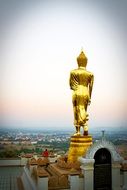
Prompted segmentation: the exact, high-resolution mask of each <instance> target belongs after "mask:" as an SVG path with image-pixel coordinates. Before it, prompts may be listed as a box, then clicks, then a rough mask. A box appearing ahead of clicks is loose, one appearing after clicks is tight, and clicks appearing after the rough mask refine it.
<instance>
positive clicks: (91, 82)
mask: <svg viewBox="0 0 127 190" xmlns="http://www.w3.org/2000/svg"><path fill="white" fill-rule="evenodd" d="M93 83H94V75H93V74H91V80H90V83H89V96H90V100H91V94H92V89H93Z"/></svg>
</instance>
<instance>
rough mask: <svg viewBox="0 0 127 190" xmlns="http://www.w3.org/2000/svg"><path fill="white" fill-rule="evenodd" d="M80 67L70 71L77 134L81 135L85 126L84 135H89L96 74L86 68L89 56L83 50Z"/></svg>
mask: <svg viewBox="0 0 127 190" xmlns="http://www.w3.org/2000/svg"><path fill="white" fill-rule="evenodd" d="M77 63H78V68H77V69H74V70H72V71H71V72H70V88H71V89H72V90H73V94H72V102H73V111H74V125H75V128H76V133H75V135H76V136H77V135H78V136H80V128H81V127H83V129H84V135H88V120H89V118H88V113H87V107H88V105H89V104H90V102H91V94H92V88H93V82H94V75H93V74H92V73H91V72H89V71H87V70H86V65H87V57H86V56H85V54H84V52H83V51H81V53H80V55H79V56H78V57H77Z"/></svg>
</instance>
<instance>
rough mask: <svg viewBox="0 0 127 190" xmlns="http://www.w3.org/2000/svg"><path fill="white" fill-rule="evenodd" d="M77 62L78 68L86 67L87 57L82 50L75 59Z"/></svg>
mask: <svg viewBox="0 0 127 190" xmlns="http://www.w3.org/2000/svg"><path fill="white" fill-rule="evenodd" d="M77 62H78V65H79V66H83V67H86V65H87V57H86V55H85V54H84V52H83V50H81V53H80V54H79V56H78V57H77Z"/></svg>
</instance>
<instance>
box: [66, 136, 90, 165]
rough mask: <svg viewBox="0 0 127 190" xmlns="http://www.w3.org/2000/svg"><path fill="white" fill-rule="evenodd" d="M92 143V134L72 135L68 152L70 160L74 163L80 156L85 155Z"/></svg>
mask: <svg viewBox="0 0 127 190" xmlns="http://www.w3.org/2000/svg"><path fill="white" fill-rule="evenodd" d="M90 145H92V136H90V135H87V136H72V137H71V142H70V148H69V153H68V161H69V162H72V163H74V162H76V161H77V160H78V157H80V156H85V153H86V151H87V150H88V148H89V146H90Z"/></svg>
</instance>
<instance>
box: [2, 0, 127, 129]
mask: <svg viewBox="0 0 127 190" xmlns="http://www.w3.org/2000/svg"><path fill="white" fill-rule="evenodd" d="M0 7H1V20H0V24H1V28H2V30H1V35H0V40H1V42H2V43H1V45H0V48H1V53H0V62H1V63H0V91H1V93H0V96H1V98H0V105H1V106H0V115H1V118H0V127H12V126H13V127H17V128H20V127H22V128H26V127H28V128H37V127H38V128H41V127H42V128H48V127H49V128H52V127H56V128H59V129H62V128H65V129H68V128H69V126H70V129H72V128H73V107H72V102H71V101H72V98H71V93H72V92H71V90H70V87H69V74H70V70H72V69H75V68H77V63H76V58H77V56H78V55H79V53H80V51H81V48H82V47H83V50H84V52H85V53H86V56H87V57H88V65H87V69H88V70H89V71H91V72H93V73H94V75H95V82H94V86H93V92H92V99H91V105H90V106H89V109H88V113H89V115H90V120H89V125H90V128H94V127H97V126H100V127H110V126H111V127H113V126H114V127H126V124H127V117H126V114H127V101H126V93H127V89H126V58H125V56H126V53H125V50H126V44H127V43H126V33H127V21H126V16H127V13H126V8H127V2H126V1H124V0H122V1H121V2H119V1H118V0H117V1H113V0H112V1H109V0H108V1H105V0H104V1H101V2H100V1H98V0H95V1H92V0H91V1H83V0H79V1H69V2H68V1H64V2H63V1H58V0H55V1H50V0H48V1H36V2H31V3H29V2H28V1H25V2H22V3H21V2H15V3H14V2H11V1H10V2H9V1H6V2H3V3H1V6H0Z"/></svg>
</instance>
